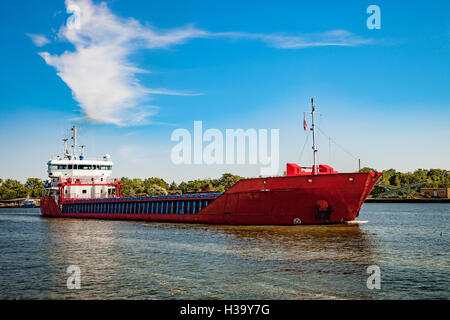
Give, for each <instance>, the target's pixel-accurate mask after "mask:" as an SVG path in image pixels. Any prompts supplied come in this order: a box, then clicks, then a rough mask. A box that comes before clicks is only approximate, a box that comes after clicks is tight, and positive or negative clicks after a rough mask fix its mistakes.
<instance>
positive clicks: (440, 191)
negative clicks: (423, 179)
mask: <svg viewBox="0 0 450 320" xmlns="http://www.w3.org/2000/svg"><path fill="white" fill-rule="evenodd" d="M420 193H422V194H423V196H424V197H426V198H444V199H450V188H421V189H420Z"/></svg>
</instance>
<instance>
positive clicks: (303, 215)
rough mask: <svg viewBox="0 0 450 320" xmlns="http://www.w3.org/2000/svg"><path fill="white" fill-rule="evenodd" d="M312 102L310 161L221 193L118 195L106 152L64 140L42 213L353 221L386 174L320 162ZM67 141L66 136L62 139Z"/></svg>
mask: <svg viewBox="0 0 450 320" xmlns="http://www.w3.org/2000/svg"><path fill="white" fill-rule="evenodd" d="M314 111H315V110H314V105H313V107H312V112H311V116H312V125H311V130H312V134H313V154H314V164H313V166H312V167H300V166H298V165H296V164H292V163H288V164H287V172H286V173H287V175H286V176H283V177H267V178H255V179H244V180H240V181H238V182H237V183H236V184H235V185H233V186H232V187H231V188H229V189H228V190H227V191H226V192H224V193H197V194H184V195H163V196H140V197H123V196H121V187H122V183H121V182H120V181H117V180H114V179H110V178H109V177H110V174H111V169H112V165H113V163H112V162H111V161H110V158H109V156H108V155H107V156H105V157H104V158H103V159H101V160H87V159H85V158H84V155H83V153H82V154H81V155H80V156H78V155H77V153H76V128H75V127H73V128H72V130H73V136H72V140H73V145H72V146H73V153H72V154H71V153H69V151H68V149H67V144H65V148H64V156H63V157H59V158H56V159H52V160H50V161H49V162H48V165H49V177H50V179H49V180H48V181H47V183H46V190H47V192H48V195H46V196H44V197H42V198H41V213H42V215H43V216H45V217H59V218H85V219H86V218H92V219H113V220H144V221H162V222H184V223H205V224H236V225H239V224H241V225H243V224H252V225H293V224H328V223H342V222H346V221H352V220H354V219H355V218H356V217H357V216H358V214H359V210H360V208H361V206H362V204H363V203H364V201H365V199H366V197H367V196H368V195H369V193H370V191H371V190H372V188H373V186H374V185H375V183H376V182H377V181H378V179H379V177H380V176H381V173H376V172H366V173H338V172H337V171H335V170H333V168H331V167H330V166H327V165H316V153H317V149H316V147H315V140H314V139H315V136H314ZM64 142H65V143H67V139H64Z"/></svg>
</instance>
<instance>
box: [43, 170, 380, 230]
mask: <svg viewBox="0 0 450 320" xmlns="http://www.w3.org/2000/svg"><path fill="white" fill-rule="evenodd" d="M380 175H381V174H380V173H335V174H320V175H298V176H288V177H270V178H256V179H245V180H241V181H239V182H238V183H236V184H235V185H234V186H232V187H231V188H230V189H228V190H227V191H226V192H225V193H223V194H221V195H220V196H219V197H217V198H214V199H210V203H209V204H208V205H206V206H205V207H203V208H201V210H200V211H198V212H196V213H191V214H186V213H185V214H179V213H162V212H163V211H161V212H154V213H150V212H146V211H141V212H139V213H137V212H133V213H121V212H115V213H98V212H70V211H68V212H67V209H64V210H61V208H62V206H63V205H64V203H61V204H58V203H57V202H56V201H55V200H54V198H52V197H43V198H41V213H42V215H43V216H45V217H60V218H85V219H86V218H89V219H111V220H143V221H160V222H181V223H205V224H235V225H292V224H327V223H341V222H345V221H352V220H354V219H355V218H356V217H357V215H358V213H359V209H360V208H361V206H362V204H363V203H364V201H365V199H366V198H367V196H368V195H369V193H370V191H371V190H372V188H373V186H374V185H375V183H376V182H377V180H378V179H379V177H380ZM113 200H114V201H122V202H127V203H130V202H131V201H132V200H128V199H127V198H116V199H113ZM186 200H190V199H183V201H186ZM64 201H66V202H67V201H69V202H70V199H69V200H64ZM135 201H138V202H139V203H140V204H143V205H144V206H145V203H146V202H152V201H154V200H144V201H143V200H135ZM163 201H172V202H174V201H181V200H173V199H167V200H163ZM171 205H172V207H173V204H171ZM168 206H169V205H168V204H167V207H168ZM148 207H149V205H148V204H147V208H148ZM133 208H137V206H134V207H133ZM188 208H189V207H188ZM63 211H65V212H63ZM136 211H138V210H137V209H136ZM166 212H167V211H166Z"/></svg>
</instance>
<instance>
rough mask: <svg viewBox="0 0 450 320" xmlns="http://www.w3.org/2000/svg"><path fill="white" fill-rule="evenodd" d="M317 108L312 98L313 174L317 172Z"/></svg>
mask: <svg viewBox="0 0 450 320" xmlns="http://www.w3.org/2000/svg"><path fill="white" fill-rule="evenodd" d="M315 110H316V107H314V99H313V98H311V131H312V138H313V145H312V149H313V168H312V174H317V164H316V163H317V162H316V156H317V149H316V129H315V126H314V111H315Z"/></svg>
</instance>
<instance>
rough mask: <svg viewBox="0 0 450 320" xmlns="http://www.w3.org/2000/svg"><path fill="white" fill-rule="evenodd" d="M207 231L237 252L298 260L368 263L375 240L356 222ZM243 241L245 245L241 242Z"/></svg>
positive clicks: (214, 227)
mask: <svg viewBox="0 0 450 320" xmlns="http://www.w3.org/2000/svg"><path fill="white" fill-rule="evenodd" d="M205 228H207V229H208V230H209V231H210V232H214V233H220V234H223V235H225V236H226V237H227V238H228V239H229V240H230V241H231V243H232V245H233V247H234V248H235V250H236V251H237V252H239V251H242V252H244V251H245V252H246V255H247V254H248V252H249V247H251V248H252V249H251V250H254V252H256V253H258V254H260V256H261V257H262V258H268V259H270V256H271V255H273V256H274V258H275V257H276V258H277V259H279V258H280V256H284V257H285V258H286V259H289V260H291V259H293V260H294V261H297V260H298V261H302V260H304V259H305V258H307V257H309V258H311V259H319V260H330V261H331V260H332V261H334V262H337V261H341V262H345V261H348V262H355V263H364V264H371V263H374V261H375V260H376V258H375V256H374V252H373V250H372V248H373V247H374V246H375V245H376V239H374V237H373V236H372V235H371V234H370V233H368V232H367V231H366V230H365V229H364V228H363V227H361V226H359V225H325V226H324V225H322V226H316V225H311V226H303V227H302V228H296V227H295V226H292V227H291V226H281V227H280V226H207V227H205ZM243 243H245V248H243V247H242V244H243Z"/></svg>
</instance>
